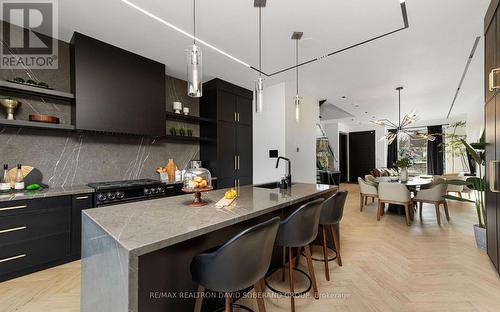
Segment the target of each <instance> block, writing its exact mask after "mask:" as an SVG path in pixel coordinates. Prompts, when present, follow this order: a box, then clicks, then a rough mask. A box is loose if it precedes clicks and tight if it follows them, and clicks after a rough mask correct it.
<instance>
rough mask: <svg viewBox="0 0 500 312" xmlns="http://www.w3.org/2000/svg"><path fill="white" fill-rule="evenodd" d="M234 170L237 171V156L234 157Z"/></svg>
mask: <svg viewBox="0 0 500 312" xmlns="http://www.w3.org/2000/svg"><path fill="white" fill-rule="evenodd" d="M234 170H238V156H236V155H234Z"/></svg>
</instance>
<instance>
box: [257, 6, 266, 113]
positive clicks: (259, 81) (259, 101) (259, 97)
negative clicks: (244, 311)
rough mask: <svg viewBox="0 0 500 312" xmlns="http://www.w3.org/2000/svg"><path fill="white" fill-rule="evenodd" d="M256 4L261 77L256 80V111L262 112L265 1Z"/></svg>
mask: <svg viewBox="0 0 500 312" xmlns="http://www.w3.org/2000/svg"><path fill="white" fill-rule="evenodd" d="M254 6H257V7H258V8H259V78H257V80H256V81H255V111H256V112H257V113H262V111H263V110H264V78H262V7H263V6H265V1H264V2H263V5H262V2H260V3H258V2H257V1H256V2H254Z"/></svg>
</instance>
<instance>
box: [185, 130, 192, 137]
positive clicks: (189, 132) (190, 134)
mask: <svg viewBox="0 0 500 312" xmlns="http://www.w3.org/2000/svg"><path fill="white" fill-rule="evenodd" d="M186 134H187V136H189V137H192V136H193V129H187V130H186Z"/></svg>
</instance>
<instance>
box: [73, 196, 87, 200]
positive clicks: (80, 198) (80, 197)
mask: <svg viewBox="0 0 500 312" xmlns="http://www.w3.org/2000/svg"><path fill="white" fill-rule="evenodd" d="M88 198H89V197H88V196H78V197H77V198H76V199H77V200H83V199H88Z"/></svg>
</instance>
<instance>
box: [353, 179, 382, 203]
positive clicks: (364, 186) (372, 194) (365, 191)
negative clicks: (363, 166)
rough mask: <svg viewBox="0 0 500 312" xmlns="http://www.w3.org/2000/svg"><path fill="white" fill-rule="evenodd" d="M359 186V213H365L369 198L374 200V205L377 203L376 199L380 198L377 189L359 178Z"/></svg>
mask: <svg viewBox="0 0 500 312" xmlns="http://www.w3.org/2000/svg"><path fill="white" fill-rule="evenodd" d="M358 184H359V192H360V194H359V197H360V199H359V211H363V206H364V205H366V204H367V203H368V198H371V199H372V203H373V202H375V198H378V192H377V187H375V186H374V185H373V184H371V183H367V182H365V181H364V180H363V179H361V178H360V177H358Z"/></svg>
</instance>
